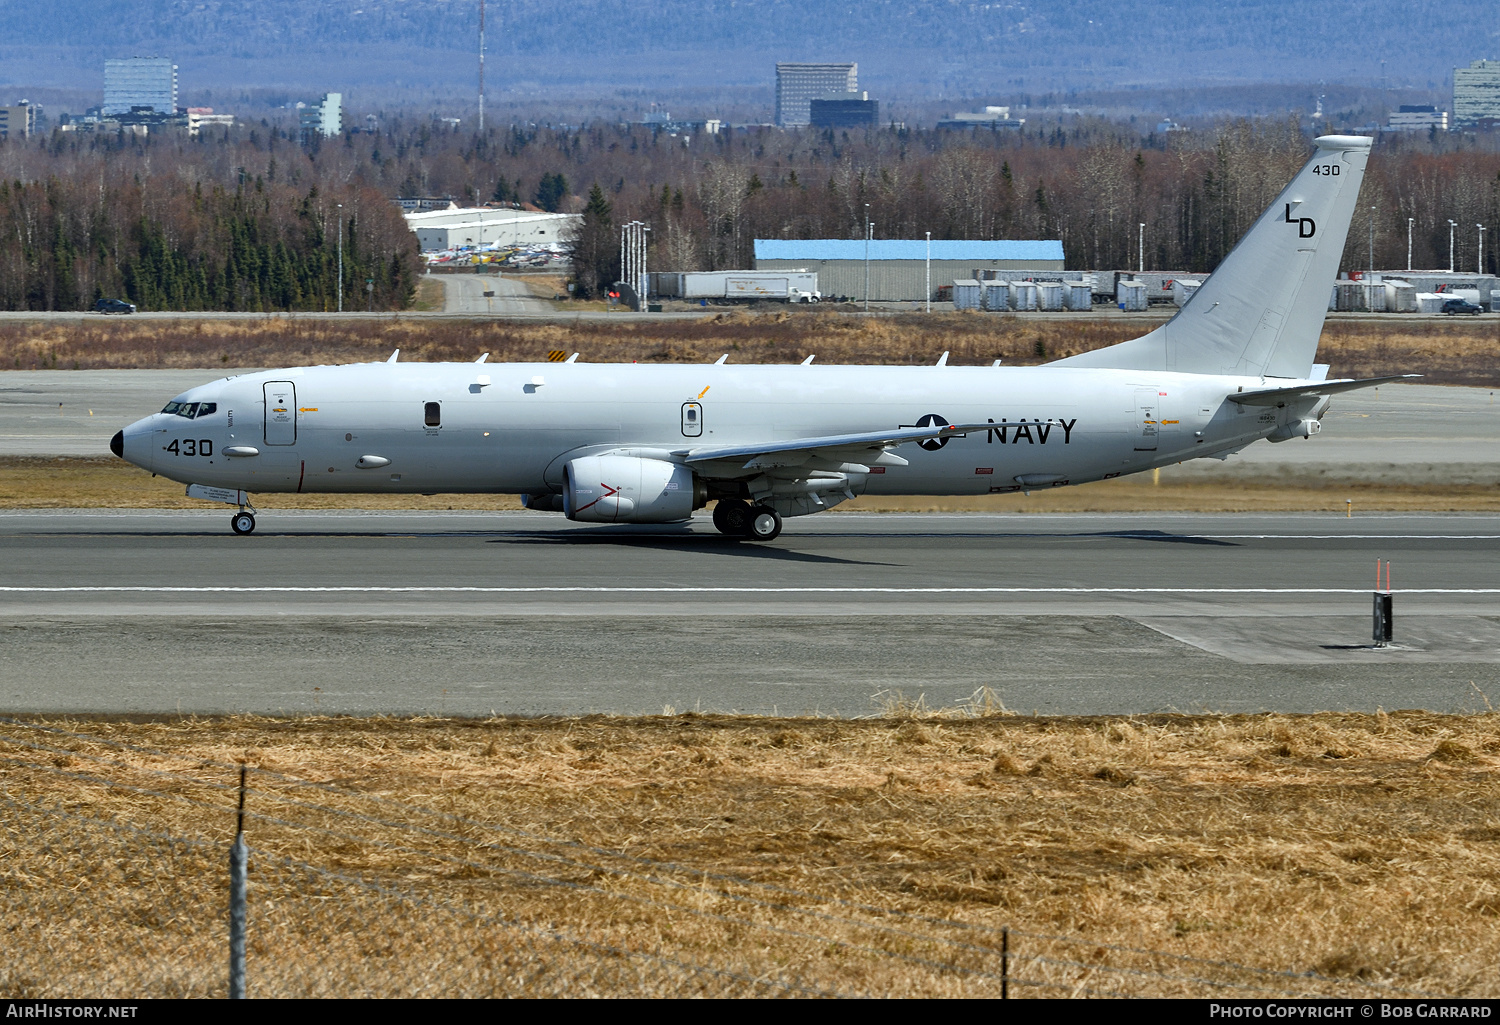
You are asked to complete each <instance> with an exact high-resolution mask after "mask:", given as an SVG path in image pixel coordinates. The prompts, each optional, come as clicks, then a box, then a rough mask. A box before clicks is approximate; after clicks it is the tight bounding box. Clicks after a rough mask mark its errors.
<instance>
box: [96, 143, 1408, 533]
mask: <svg viewBox="0 0 1500 1025" xmlns="http://www.w3.org/2000/svg"><path fill="white" fill-rule="evenodd" d="M1370 145H1371V140H1370V139H1368V138H1364V137H1360V136H1339V135H1332V136H1324V137H1322V138H1319V139H1317V140H1316V150H1315V152H1314V153H1313V156H1312V159H1311V160H1309V161H1308V163H1307V165H1306V166H1305V167H1303V168H1302V170H1301V171H1300V172H1299V173H1298V174H1297V176H1296V177H1295V178H1294V179H1293V180H1292V183H1291V184H1290V185H1288V186H1287V187H1286V189H1285V190H1284V191H1283V192H1282V193H1281V195H1280V196H1278V197H1277V199H1276V202H1275V203H1274V204H1272V206H1271V208H1270V209H1269V210H1267V211H1266V212H1265V213H1264V214H1262V215H1261V217H1260V218H1259V219H1258V220H1257V221H1256V222H1255V224H1254V225H1253V226H1252V227H1251V229H1250V231H1249V232H1248V233H1247V234H1246V235H1245V237H1244V238H1243V239H1242V240H1241V241H1240V243H1239V244H1238V245H1237V246H1236V247H1235V248H1234V250H1233V251H1232V252H1230V254H1229V255H1228V256H1227V257H1226V258H1225V259H1224V261H1223V263H1221V264H1220V265H1219V267H1218V269H1217V270H1216V271H1215V272H1214V273H1213V275H1212V276H1211V277H1209V278H1208V279H1207V280H1206V281H1205V282H1204V284H1203V285H1202V287H1200V288H1199V289H1198V290H1197V292H1196V293H1195V294H1194V295H1193V296H1192V298H1191V299H1189V300H1188V302H1187V303H1186V304H1185V305H1184V306H1183V307H1182V309H1181V310H1180V311H1179V312H1178V313H1177V315H1176V316H1174V317H1173V318H1172V319H1171V320H1170V321H1168V322H1167V323H1166V324H1163V325H1162V326H1161V327H1158V328H1157V329H1156V330H1154V331H1152V332H1150V333H1149V334H1147V335H1145V336H1143V337H1141V338H1137V339H1134V340H1132V341H1128V342H1124V343H1121V344H1119V345H1114V346H1110V347H1108V348H1104V349H1098V350H1095V351H1092V352H1087V353H1084V354H1082V355H1078V356H1071V357H1069V358H1067V359H1062V360H1058V361H1056V362H1053V363H1049V364H1046V365H1044V366H1039V367H1002V366H998V365H996V366H992V367H950V366H947V365H946V360H947V356H946V354H945V355H944V357H943V359H941V360H939V361H938V363H937V365H936V366H923V367H890V366H831V365H830V366H816V365H813V364H812V358H811V357H809V359H808V360H807V362H805V363H803V364H801V365H797V366H734V365H730V364H729V363H727V361H726V359H723V358H721V359H720V360H719V361H718V362H717V363H714V364H710V365H698V366H683V365H671V366H661V365H640V364H634V363H631V364H587V363H578V362H576V361H575V360H576V354H575V356H574V358H572V359H569V360H568V362H566V363H505V364H489V363H486V362H485V358H486V357H485V356H481V357H480V358H479V360H478V361H476V362H474V363H400V362H398V360H397V357H398V355H399V350H398V351H397V353H394V354H392V356H391V358H390V359H389V360H387V361H385V362H383V363H366V364H354V365H348V366H322V367H296V368H292V369H287V370H272V371H264V372H260V373H254V374H244V375H240V376H236V377H229V378H225V379H223V380H218V381H214V382H212V383H209V384H204V385H202V386H200V387H197V388H193V389H191V390H190V391H187V392H184V393H183V394H181V395H179V396H177V397H176V398H174V399H173V400H172V401H171V402H168V403H167V404H166V406H165V408H163V409H162V411H161V412H160V413H156V414H153V415H152V416H148V417H146V418H145V419H142V420H139V421H137V422H136V423H133V424H131V425H130V426H129V427H127V428H125V429H124V430H123V431H121V432H119V433H118V434H116V435H115V436H114V438H113V439H112V440H111V442H110V448H111V449H112V450H113V451H114V453H115V455H117V456H120V457H122V458H124V459H127V460H129V461H130V462H132V463H134V464H136V465H137V466H140V467H141V468H142V469H145V470H149V471H151V472H152V473H155V474H160V475H162V476H165V477H169V478H171V479H172V480H176V481H180V482H182V483H184V484H187V485H189V487H188V494H189V495H190V496H193V497H196V498H203V499H207V500H210V501H220V502H226V503H228V504H231V505H234V506H237V507H238V512H236V513H235V514H234V516H233V517H232V519H231V526H232V529H233V530H234V531H235V532H236V533H238V534H249V533H250V532H251V531H253V530H254V529H255V510H254V508H253V505H252V502H251V498H250V495H251V494H252V493H255V492H262V493H265V492H298V493H310V492H337V493H346V494H348V493H359V494H372V493H381V494H392V493H397V494H400V493H420V494H435V493H502V494H519V495H521V496H523V501H524V504H525V505H526V506H527V507H528V508H531V509H543V510H552V511H557V512H561V513H562V514H563V515H565V516H567V517H568V518H569V519H572V520H577V521H581V522H586V523H672V522H678V521H682V520H686V519H687V518H688V517H689V516H691V514H692V513H693V511H694V510H695V509H698V508H701V507H703V506H705V505H707V504H708V503H710V502H714V503H716V504H715V508H714V513H713V522H714V525H715V527H717V528H718V529H719V530H720V531H722V532H723V533H725V534H728V535H732V536H736V537H744V538H749V539H752V540H757V541H769V540H771V539H773V538H775V537H776V536H777V535H778V534H779V533H780V532H781V525H782V519H783V518H784V517H789V516H802V515H806V514H809V513H817V512H822V511H824V510H827V509H830V508H832V507H833V506H835V505H837V504H839V503H840V502H842V501H845V500H846V499H851V498H854V497H855V496H856V495H861V494H870V495H976V494H989V493H997V492H1014V491H1023V490H1025V491H1031V490H1035V489H1040V488H1051V487H1061V486H1064V485H1068V484H1082V483H1084V482H1086V481H1095V480H1105V479H1108V478H1112V477H1119V476H1122V475H1124V474H1129V473H1139V472H1141V471H1142V470H1149V469H1152V468H1154V467H1159V466H1164V465H1167V464H1170V463H1176V462H1181V461H1182V460H1185V459H1193V458H1198V457H1202V456H1214V457H1218V458H1223V457H1225V456H1227V455H1229V454H1230V453H1233V452H1237V451H1239V450H1240V449H1242V448H1244V447H1245V446H1247V445H1249V444H1251V443H1253V442H1256V441H1259V440H1261V439H1265V440H1267V441H1271V442H1281V441H1287V440H1290V439H1293V438H1310V437H1311V436H1313V435H1314V434H1317V433H1318V431H1319V429H1320V425H1319V417H1320V416H1322V415H1323V413H1324V412H1325V411H1326V410H1327V408H1328V405H1329V402H1330V396H1332V395H1333V394H1335V393H1337V392H1340V391H1345V390H1348V389H1353V388H1363V387H1366V386H1368V385H1373V384H1378V383H1380V382H1381V381H1385V380H1393V378H1379V379H1371V380H1327V379H1326V375H1327V367H1323V366H1315V365H1314V362H1313V360H1314V358H1315V355H1316V352H1317V347H1318V338H1319V336H1320V334H1321V333H1322V329H1323V320H1324V317H1325V315H1326V313H1327V309H1328V296H1329V293H1330V291H1331V289H1332V285H1333V281H1334V278H1335V276H1336V275H1337V272H1338V265H1339V259H1340V256H1341V254H1342V253H1343V249H1344V240H1345V236H1346V235H1347V234H1348V230H1349V222H1350V220H1351V218H1352V216H1353V211H1354V205H1355V202H1356V200H1357V198H1358V194H1359V186H1360V182H1361V180H1362V178H1363V176H1364V170H1365V164H1366V161H1367V160H1368V158H1369V154H1370Z"/></svg>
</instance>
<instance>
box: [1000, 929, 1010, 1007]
mask: <svg viewBox="0 0 1500 1025" xmlns="http://www.w3.org/2000/svg"><path fill="white" fill-rule="evenodd" d="M1000 999H1001V1000H1009V999H1010V926H1008V925H1007V926H1005V927H1004V928H1002V929H1001V930H1000Z"/></svg>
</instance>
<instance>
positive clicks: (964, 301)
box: [953, 278, 979, 310]
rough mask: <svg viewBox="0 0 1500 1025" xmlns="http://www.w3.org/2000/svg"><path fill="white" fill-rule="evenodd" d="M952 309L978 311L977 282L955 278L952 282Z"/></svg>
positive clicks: (970, 279) (971, 279)
mask: <svg viewBox="0 0 1500 1025" xmlns="http://www.w3.org/2000/svg"><path fill="white" fill-rule="evenodd" d="M953 308H954V309H955V310H977V309H979V282H977V281H975V280H974V279H973V278H957V279H955V280H954V282H953Z"/></svg>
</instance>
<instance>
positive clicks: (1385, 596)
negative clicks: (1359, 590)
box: [1372, 559, 1392, 648]
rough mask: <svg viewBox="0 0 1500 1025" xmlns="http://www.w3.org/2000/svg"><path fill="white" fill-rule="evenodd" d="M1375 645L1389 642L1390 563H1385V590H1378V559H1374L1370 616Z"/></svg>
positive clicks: (1384, 644) (1382, 645) (1379, 646)
mask: <svg viewBox="0 0 1500 1025" xmlns="http://www.w3.org/2000/svg"><path fill="white" fill-rule="evenodd" d="M1372 626H1373V630H1372V633H1373V636H1374V639H1375V647H1377V648H1383V647H1385V646H1386V645H1387V644H1389V643H1391V635H1392V630H1391V564H1390V563H1389V562H1387V563H1386V564H1385V590H1384V591H1383V592H1382V591H1381V590H1380V560H1379V559H1376V560H1375V608H1374V615H1373V617H1372Z"/></svg>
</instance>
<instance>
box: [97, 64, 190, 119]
mask: <svg viewBox="0 0 1500 1025" xmlns="http://www.w3.org/2000/svg"><path fill="white" fill-rule="evenodd" d="M136 107H149V108H150V109H151V110H153V111H155V112H156V113H158V114H176V113H177V65H176V64H173V63H172V59H171V58H170V57H122V58H118V59H111V60H106V61H105V62H104V114H105V116H106V117H108V116H109V115H111V114H129V113H130V112H131V110H133V109H134V108H136Z"/></svg>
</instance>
